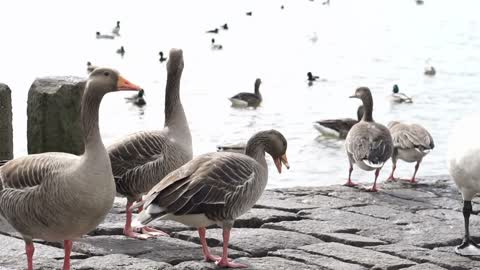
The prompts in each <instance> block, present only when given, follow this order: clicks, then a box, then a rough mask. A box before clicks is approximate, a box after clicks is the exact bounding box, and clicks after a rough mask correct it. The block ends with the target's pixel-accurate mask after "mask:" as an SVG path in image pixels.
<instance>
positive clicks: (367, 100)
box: [362, 95, 373, 122]
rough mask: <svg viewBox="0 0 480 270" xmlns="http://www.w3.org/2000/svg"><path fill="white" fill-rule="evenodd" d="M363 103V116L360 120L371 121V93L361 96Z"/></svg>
mask: <svg viewBox="0 0 480 270" xmlns="http://www.w3.org/2000/svg"><path fill="white" fill-rule="evenodd" d="M362 103H363V117H362V121H366V122H373V117H372V112H373V99H372V96H371V95H367V96H363V97H362Z"/></svg>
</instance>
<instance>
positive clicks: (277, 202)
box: [254, 190, 315, 213]
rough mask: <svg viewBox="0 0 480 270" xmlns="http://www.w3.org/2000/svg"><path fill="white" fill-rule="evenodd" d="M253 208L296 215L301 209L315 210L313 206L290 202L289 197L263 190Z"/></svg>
mask: <svg viewBox="0 0 480 270" xmlns="http://www.w3.org/2000/svg"><path fill="white" fill-rule="evenodd" d="M254 208H267V209H277V210H283V211H288V212H292V213H296V212H298V211H300V210H302V209H310V208H315V206H314V205H309V204H305V203H299V202H295V201H292V200H291V196H287V195H285V194H283V193H281V192H275V191H271V190H265V191H264V192H263V194H262V196H261V197H260V199H259V200H258V201H257V203H256V204H255V206H254Z"/></svg>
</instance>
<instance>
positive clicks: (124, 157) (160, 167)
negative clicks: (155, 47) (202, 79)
mask: <svg viewBox="0 0 480 270" xmlns="http://www.w3.org/2000/svg"><path fill="white" fill-rule="evenodd" d="M182 71H183V52H182V50H176V49H172V50H171V51H170V57H169V60H168V62H167V84H166V89H165V123H164V128H163V129H162V130H155V131H143V132H137V133H134V134H131V135H129V136H127V137H125V138H122V139H121V140H119V141H118V142H116V143H114V144H112V145H111V146H109V147H108V148H107V151H108V154H109V156H110V160H111V162H112V170H113V175H114V177H115V184H116V187H117V193H119V194H120V195H123V196H126V197H127V206H126V222H125V228H124V230H123V232H124V234H125V235H126V236H129V237H133V238H139V239H146V238H149V237H154V236H159V235H165V233H163V232H161V231H159V230H156V229H153V228H148V227H145V228H143V229H142V233H137V232H134V229H133V228H132V226H131V221H132V211H131V210H130V206H131V205H132V204H133V202H135V201H139V200H141V198H142V195H143V194H145V193H147V192H148V191H149V190H150V189H151V188H152V187H153V186H155V185H156V184H157V183H158V182H159V181H160V180H162V178H163V177H164V176H165V175H167V174H168V173H170V172H171V171H173V170H175V169H177V168H178V167H180V166H182V165H183V164H185V163H187V162H188V161H189V160H191V159H192V156H193V154H192V137H191V135H190V129H189V127H188V122H187V118H186V116H185V112H184V110H183V106H182V103H181V101H180V78H181V76H182Z"/></svg>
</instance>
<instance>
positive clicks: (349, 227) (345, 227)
mask: <svg viewBox="0 0 480 270" xmlns="http://www.w3.org/2000/svg"><path fill="white" fill-rule="evenodd" d="M261 228H264V229H274V230H282V231H293V232H299V233H305V234H309V235H312V236H315V237H320V235H322V234H324V233H335V232H338V233H355V232H358V231H359V230H360V229H359V228H358V227H357V226H355V225H354V224H348V222H345V223H343V224H337V223H335V222H332V221H322V220H313V219H303V220H298V221H283V222H277V223H267V224H264V225H262V227H261Z"/></svg>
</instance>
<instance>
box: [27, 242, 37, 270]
mask: <svg viewBox="0 0 480 270" xmlns="http://www.w3.org/2000/svg"><path fill="white" fill-rule="evenodd" d="M34 251H35V247H34V246H33V242H31V241H28V242H27V241H25V252H26V253H27V265H28V270H33V252H34Z"/></svg>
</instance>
